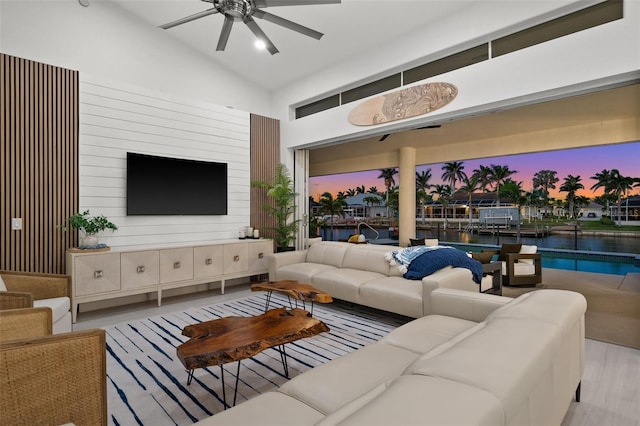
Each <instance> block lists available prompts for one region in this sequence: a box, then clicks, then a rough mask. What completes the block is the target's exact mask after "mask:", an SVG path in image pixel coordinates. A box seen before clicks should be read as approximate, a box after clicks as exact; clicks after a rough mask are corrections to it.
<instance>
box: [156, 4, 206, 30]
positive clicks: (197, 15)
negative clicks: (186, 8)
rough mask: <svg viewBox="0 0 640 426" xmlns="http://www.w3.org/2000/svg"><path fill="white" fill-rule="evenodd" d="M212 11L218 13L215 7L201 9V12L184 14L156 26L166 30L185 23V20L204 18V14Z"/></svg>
mask: <svg viewBox="0 0 640 426" xmlns="http://www.w3.org/2000/svg"><path fill="white" fill-rule="evenodd" d="M214 13H218V10H217V9H216V8H215V7H212V8H211V9H207V10H203V11H202V12H198V13H194V14H193V15H189V16H186V17H184V18H181V19H178V20H176V21H172V22H169V23H168V24H164V25H160V26H159V27H158V28H162V29H163V30H168V29H169V28H173V27H177V26H178V25H182V24H186V23H187V22H191V21H195V20H196V19H200V18H204V17H205V16H209V15H213V14H214Z"/></svg>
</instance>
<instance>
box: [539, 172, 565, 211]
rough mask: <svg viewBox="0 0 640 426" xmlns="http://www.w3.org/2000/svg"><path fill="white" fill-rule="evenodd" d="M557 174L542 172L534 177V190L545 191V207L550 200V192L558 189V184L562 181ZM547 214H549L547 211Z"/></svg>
mask: <svg viewBox="0 0 640 426" xmlns="http://www.w3.org/2000/svg"><path fill="white" fill-rule="evenodd" d="M557 174H558V172H556V171H555V170H540V171H539V172H537V173H536V174H534V175H533V189H537V188H540V189H541V190H542V191H543V197H544V201H545V205H546V204H547V201H548V199H549V190H550V189H556V183H558V181H559V180H560V179H558V176H557ZM545 213H548V212H547V211H546V209H545Z"/></svg>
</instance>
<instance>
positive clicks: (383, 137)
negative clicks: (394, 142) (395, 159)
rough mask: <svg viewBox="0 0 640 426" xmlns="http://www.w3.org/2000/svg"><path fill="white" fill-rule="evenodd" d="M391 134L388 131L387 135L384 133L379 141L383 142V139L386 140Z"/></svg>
mask: <svg viewBox="0 0 640 426" xmlns="http://www.w3.org/2000/svg"><path fill="white" fill-rule="evenodd" d="M389 136H390V135H389V134H388V133H387V134H386V135H383V136H382V137H381V138H380V139H379V140H378V142H382V141H384V140H385V139H386V138H388V137H389Z"/></svg>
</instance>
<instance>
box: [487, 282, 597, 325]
mask: <svg viewBox="0 0 640 426" xmlns="http://www.w3.org/2000/svg"><path fill="white" fill-rule="evenodd" d="M524 296H527V297H524ZM586 310H587V301H586V299H585V298H584V296H582V295H581V294H579V293H576V292H573V291H567V290H536V291H532V292H530V293H527V294H525V295H522V296H520V297H518V298H517V299H514V300H513V301H511V302H509V303H508V304H506V305H505V306H503V307H501V308H499V309H497V310H495V311H494V312H492V313H491V314H490V315H489V316H487V319H486V321H487V322H488V323H490V322H492V321H495V320H497V319H520V320H523V321H533V320H535V321H540V322H546V323H550V324H553V325H555V326H558V327H564V329H563V332H567V330H568V329H569V328H571V327H572V326H573V324H574V323H575V318H579V317H581V316H582V315H583V314H584V312H585V311H586ZM572 318H573V319H574V320H572Z"/></svg>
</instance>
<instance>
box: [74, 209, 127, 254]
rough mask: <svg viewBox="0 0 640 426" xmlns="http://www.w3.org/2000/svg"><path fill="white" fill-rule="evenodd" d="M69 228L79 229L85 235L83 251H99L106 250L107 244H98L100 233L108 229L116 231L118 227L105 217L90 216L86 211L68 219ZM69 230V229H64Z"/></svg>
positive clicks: (82, 242) (82, 244) (82, 243)
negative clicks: (99, 249) (98, 249)
mask: <svg viewBox="0 0 640 426" xmlns="http://www.w3.org/2000/svg"><path fill="white" fill-rule="evenodd" d="M67 222H68V224H69V226H70V227H71V228H73V229H77V230H79V231H82V232H83V233H84V237H83V238H82V240H81V243H80V248H81V249H97V248H105V247H107V245H106V244H100V243H99V242H98V236H97V234H98V232H102V231H104V230H107V229H111V230H112V231H115V230H117V229H118V227H117V226H116V225H115V224H114V223H113V222H111V221H109V219H107V218H106V217H105V216H104V215H100V216H90V213H89V210H85V211H83V212H82V213H76V214H74V215H73V216H70V217H69V218H67ZM64 230H65V231H66V230H67V227H64Z"/></svg>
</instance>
